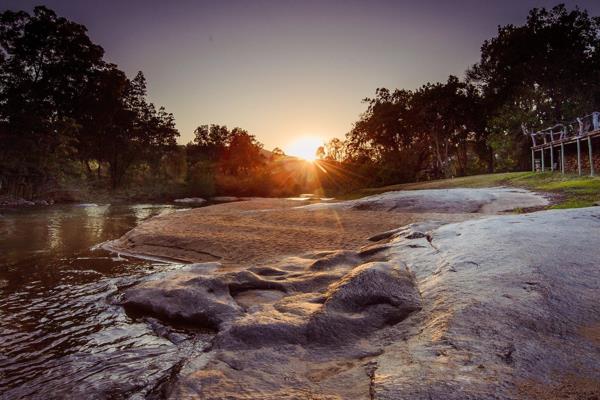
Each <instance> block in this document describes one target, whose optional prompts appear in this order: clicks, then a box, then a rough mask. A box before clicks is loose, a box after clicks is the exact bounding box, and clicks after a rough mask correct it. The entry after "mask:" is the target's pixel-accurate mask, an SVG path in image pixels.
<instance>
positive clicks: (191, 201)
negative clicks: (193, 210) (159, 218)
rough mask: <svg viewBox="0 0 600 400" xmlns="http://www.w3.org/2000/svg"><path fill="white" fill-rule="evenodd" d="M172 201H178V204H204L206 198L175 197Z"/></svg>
mask: <svg viewBox="0 0 600 400" xmlns="http://www.w3.org/2000/svg"><path fill="white" fill-rule="evenodd" d="M173 202H174V203H178V204H196V205H198V204H204V203H206V200H204V199H202V198H200V197H185V198H183V199H175V200H173Z"/></svg>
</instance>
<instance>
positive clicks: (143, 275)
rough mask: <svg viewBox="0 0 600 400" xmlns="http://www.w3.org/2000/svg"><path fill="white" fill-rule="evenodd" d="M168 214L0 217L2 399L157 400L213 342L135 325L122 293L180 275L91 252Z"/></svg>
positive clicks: (165, 208) (30, 212) (73, 211)
mask: <svg viewBox="0 0 600 400" xmlns="http://www.w3.org/2000/svg"><path fill="white" fill-rule="evenodd" d="M176 210H177V208H176V207H175V206H172V205H143V204H138V205H92V204H89V205H69V206H62V205H61V206H51V207H45V208H29V209H18V210H6V209H4V210H3V209H0V398H3V399H4V398H7V399H18V398H28V399H30V398H40V399H41V398H44V399H48V398H73V397H78V396H83V397H82V398H85V399H96V398H97V399H104V398H111V399H121V398H123V399H129V398H132V399H137V398H148V397H150V398H152V397H154V398H160V397H161V393H162V391H164V390H165V387H166V386H167V385H168V382H169V377H170V376H171V375H174V372H177V371H176V369H177V368H180V366H181V365H182V364H183V363H184V362H185V360H186V359H187V358H189V357H191V356H193V355H195V354H197V353H199V352H202V350H203V348H204V347H205V346H206V343H207V338H208V334H207V333H205V332H194V331H191V330H190V329H177V328H172V327H167V326H164V325H162V324H161V323H160V322H159V321H154V320H138V319H136V318H134V317H131V316H129V315H127V314H126V313H125V312H124V311H123V309H122V307H120V306H119V305H118V304H117V300H118V296H119V294H120V293H121V291H122V289H123V288H125V287H128V286H130V285H133V284H135V283H137V282H139V281H140V280H142V279H147V278H148V277H149V275H151V274H155V273H160V272H163V271H168V270H172V269H176V268H178V267H180V265H176V264H163V263H158V262H150V261H143V260H132V259H126V258H122V257H119V256H118V255H115V254H110V253H108V252H106V251H104V250H92V247H93V246H94V245H96V244H98V243H101V242H103V241H106V240H110V239H115V238H117V237H119V236H121V235H122V234H123V233H125V232H127V231H128V230H129V229H131V228H133V227H134V226H135V225H137V224H138V223H140V222H141V221H143V220H144V219H146V218H149V217H152V216H154V215H158V214H161V213H167V212H176Z"/></svg>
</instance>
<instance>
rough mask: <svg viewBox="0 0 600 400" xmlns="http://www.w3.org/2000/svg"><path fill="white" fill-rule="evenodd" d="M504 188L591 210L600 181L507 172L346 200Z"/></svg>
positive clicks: (599, 197) (555, 205)
mask: <svg viewBox="0 0 600 400" xmlns="http://www.w3.org/2000/svg"><path fill="white" fill-rule="evenodd" d="M492 186H507V187H514V188H521V189H527V190H532V191H536V192H540V193H544V194H545V195H546V196H548V197H550V198H551V202H550V204H548V206H547V208H548V209H561V208H579V207H590V206H593V205H596V204H597V203H599V202H600V178H599V177H593V176H579V175H573V174H568V175H562V174H560V173H558V172H554V173H553V172H545V173H539V172H508V173H499V174H485V175H473V176H464V177H460V178H452V179H441V180H436V181H426V182H413V183H402V184H398V185H390V186H383V187H376V188H365V189H361V190H358V191H356V192H354V193H349V194H347V195H346V196H345V198H348V199H352V198H360V197H365V196H371V195H373V194H377V193H384V192H389V191H393V190H423V189H450V188H457V187H461V188H482V187H492Z"/></svg>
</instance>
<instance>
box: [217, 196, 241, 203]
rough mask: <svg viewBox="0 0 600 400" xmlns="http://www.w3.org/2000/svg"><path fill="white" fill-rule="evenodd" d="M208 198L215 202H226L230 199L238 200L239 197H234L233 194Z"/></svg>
mask: <svg viewBox="0 0 600 400" xmlns="http://www.w3.org/2000/svg"><path fill="white" fill-rule="evenodd" d="M210 200H211V201H214V202H217V203H228V202H231V201H240V200H241V199H240V198H239V197H235V196H216V197H211V198H210Z"/></svg>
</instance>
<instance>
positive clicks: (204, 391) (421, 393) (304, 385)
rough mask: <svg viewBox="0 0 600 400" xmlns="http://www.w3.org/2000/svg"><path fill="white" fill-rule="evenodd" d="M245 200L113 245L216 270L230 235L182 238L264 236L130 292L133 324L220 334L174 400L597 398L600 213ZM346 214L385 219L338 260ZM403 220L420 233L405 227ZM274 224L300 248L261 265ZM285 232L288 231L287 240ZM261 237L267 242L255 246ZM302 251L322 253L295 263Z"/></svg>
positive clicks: (177, 218)
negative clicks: (239, 232)
mask: <svg viewBox="0 0 600 400" xmlns="http://www.w3.org/2000/svg"><path fill="white" fill-rule="evenodd" d="M244 203H246V204H245V205H241V204H242V203H235V205H234V204H229V205H225V206H224V207H233V209H232V208H227V209H218V210H217V211H215V210H214V208H213V210H212V211H211V210H209V209H211V207H207V208H205V209H198V210H193V211H185V212H180V213H175V214H171V215H170V216H165V217H158V218H154V219H152V220H150V221H148V222H146V223H144V224H142V225H141V226H139V227H138V228H136V229H134V230H133V231H131V232H129V233H128V234H126V235H125V236H124V237H123V238H121V239H120V240H118V241H116V242H112V243H109V244H108V246H109V247H110V248H112V249H113V250H120V251H126V252H135V249H136V248H138V247H140V248H143V249H144V250H145V251H143V252H142V253H144V254H146V253H147V252H148V250H152V254H153V255H154V256H165V257H174V256H179V257H178V258H183V257H187V258H194V257H198V258H200V259H196V260H190V261H206V260H205V259H202V258H203V256H202V255H200V253H199V250H200V249H201V248H202V247H201V246H202V245H203V244H207V243H209V244H210V243H213V242H216V241H218V238H224V237H223V236H222V235H224V234H223V233H221V234H220V235H213V236H210V235H208V237H204V238H201V237H200V235H198V236H192V238H191V239H189V240H188V241H185V240H183V239H182V238H184V237H185V234H184V233H185V232H194V231H195V229H196V228H197V229H199V230H200V232H202V233H210V232H211V231H210V230H209V229H208V228H204V230H203V228H202V226H203V224H202V221H204V222H205V223H207V222H208V221H213V222H214V221H219V219H223V222H221V224H222V225H223V227H226V226H227V224H228V223H231V224H232V228H233V226H239V225H235V224H236V223H237V224H241V222H240V219H241V220H242V221H243V223H246V224H247V223H251V222H256V223H259V224H258V225H256V226H254V227H250V228H254V235H255V236H254V238H255V239H253V240H248V241H245V242H243V243H242V245H245V246H246V250H247V251H248V253H249V254H250V255H251V256H250V257H249V258H248V260H247V261H244V259H243V257H242V256H232V255H228V253H227V250H228V248H227V242H225V243H222V246H223V248H222V249H223V250H222V251H223V252H222V253H217V252H214V249H213V248H211V251H210V252H211V254H213V256H214V257H215V258H214V260H213V261H212V262H203V263H197V264H192V265H188V266H186V267H185V268H182V269H181V270H178V271H173V272H169V273H166V274H161V275H157V276H154V277H152V278H150V279H148V280H147V281H145V282H143V283H141V284H139V285H137V286H134V287H131V288H129V289H127V290H126V291H124V292H123V293H122V295H121V297H120V300H119V301H120V304H122V305H123V306H124V307H125V308H126V309H127V310H128V311H130V312H132V313H134V314H136V315H141V316H149V317H158V318H161V319H163V320H165V321H170V322H172V323H177V324H180V323H182V322H183V323H186V324H191V325H193V326H198V327H203V328H208V329H211V330H213V331H214V339H213V341H212V345H211V346H210V348H209V349H207V351H206V352H205V353H204V354H202V355H200V356H197V357H194V358H192V359H190V360H188V361H187V362H186V363H185V365H182V366H181V368H180V369H178V371H177V374H174V375H173V377H172V379H171V380H170V381H169V382H166V383H165V384H164V386H163V387H162V395H164V396H165V397H169V398H193V397H198V398H204V399H223V398H229V399H316V398H318V399H374V398H377V399H488V398H489V399H533V398H590V397H589V396H594V395H596V396H597V395H598V394H600V380H599V377H600V308H599V307H598V300H600V268H599V267H598V266H599V265H600V252H598V250H597V249H598V248H600V235H598V232H600V208H596V207H594V208H587V209H578V210H561V211H559V210H555V211H554V210H553V211H541V212H536V213H529V214H519V215H515V214H507V215H490V213H492V214H493V213H498V212H502V211H505V210H508V209H511V208H515V207H523V208H526V207H539V206H543V205H544V204H546V200H545V199H544V198H542V197H541V196H538V195H535V194H533V193H530V192H526V191H522V190H517V191H515V190H510V189H501V188H494V189H469V190H467V189H451V190H440V191H436V190H428V191H419V192H395V193H389V194H384V195H379V196H373V197H370V198H366V199H360V200H356V201H350V202H338V203H329V204H324V205H308V206H302V207H292V206H291V205H288V204H284V203H278V202H270V203H269V202H268V201H267V202H266V203H269V204H270V206H268V205H267V204H266V203H254V204H252V203H251V202H244ZM259 205H260V207H258V206H259ZM215 207H222V206H215ZM207 210H208V211H207ZM226 210H229V211H226ZM296 213H297V214H296ZM310 213H319V214H315V215H319V217H318V218H317V217H315V216H313V219H314V221H317V222H314V224H312V225H310V224H309V226H308V228H309V229H307V230H306V233H304V234H303V233H302V231H301V230H299V231H293V228H294V226H293V225H289V224H288V223H289V222H290V221H301V220H303V219H310ZM321 213H325V214H321ZM363 213H367V214H363ZM330 215H331V216H332V217H331V218H330V219H327V218H325V217H324V216H330ZM235 216H238V219H236V218H234V217H235ZM335 217H337V218H338V219H339V220H340V221H342V222H340V223H341V224H343V223H344V222H346V223H348V225H347V226H352V224H353V223H356V222H357V221H359V222H360V221H368V218H369V217H371V218H373V217H377V218H380V219H379V220H378V221H372V224H371V225H367V228H365V227H364V226H363V227H360V226H357V231H358V232H359V235H364V236H363V238H364V239H365V240H366V238H368V237H369V236H370V242H369V244H366V243H362V244H361V243H360V241H359V240H358V238H357V237H358V236H357V237H355V236H353V235H355V234H354V233H353V234H348V233H345V232H347V231H348V230H349V229H348V228H347V227H345V226H343V225H342V228H344V229H339V227H338V229H337V236H341V237H348V238H349V239H344V240H345V241H342V242H343V243H345V244H346V246H347V247H346V248H343V247H342V248H340V249H337V250H336V249H332V248H327V246H326V245H325V244H326V241H325V239H326V237H327V235H330V237H337V236H335V235H334V233H330V232H329V231H327V230H326V228H327V226H325V227H324V228H323V229H325V231H323V232H321V231H319V230H318V229H317V226H318V221H321V222H323V221H326V222H328V221H333V220H334V218H335ZM434 217H436V218H434ZM357 219H358V220H357ZM402 220H404V221H409V222H411V221H414V222H412V223H407V224H403V226H399V225H395V226H394V223H398V222H400V221H402ZM276 221H279V223H280V226H281V228H282V229H280V230H279V234H280V235H283V238H281V237H280V240H289V241H290V247H289V248H281V247H282V246H283V244H282V242H280V241H277V242H276V243H277V246H275V247H276V249H277V250H276V251H275V250H272V251H270V252H268V253H269V254H268V257H265V258H260V257H257V256H255V255H254V254H255V253H256V254H258V253H259V252H260V249H253V248H252V247H253V246H260V245H261V243H264V242H266V241H268V240H270V239H271V238H272V236H273V234H274V233H277V229H276V227H277V225H276ZM348 221H350V222H348ZM261 223H262V224H261ZM377 226H379V228H380V229H378V230H377V229H375V228H376V227H377ZM286 228H290V229H292V231H293V233H292V234H289V236H285V233H282V232H285V230H286ZM386 228H387V229H386ZM392 228H393V229H392ZM250 230H251V229H250ZM331 230H332V232H333V231H334V229H333V228H332V229H331ZM217 231H218V230H217ZM232 231H233V233H232V235H233V237H235V238H238V237H243V236H236V230H235V229H233V230H232ZM157 232H160V237H159V238H158V239H157V238H156V237H153V233H154V234H156V233H157ZM213 232H214V231H213ZM219 232H220V231H219ZM366 233H369V235H365V234H366ZM261 235H263V239H264V242H261V241H260V240H258V239H256V238H259V237H260V236H261ZM300 235H303V237H301V238H300ZM345 235H346V236H345ZM294 237H296V238H298V239H297V240H299V241H302V242H303V241H308V242H310V241H311V240H314V241H313V242H314V243H317V246H315V247H313V249H312V250H309V251H303V252H296V253H295V251H296V250H298V247H295V245H294V243H293V239H294ZM157 240H160V243H161V244H160V245H159V246H157V245H155V243H157V242H156V241H157ZM148 243H152V244H151V245H148ZM170 243H176V247H170V248H169V244H170ZM336 244H337V243H333V244H330V247H333V246H335V245H336ZM352 244H357V246H355V247H354V248H348V247H350V246H351V245H352ZM215 246H216V245H215ZM301 247H302V246H300V248H301ZM214 248H216V247H214ZM317 249H318V250H317ZM305 250H306V249H305ZM177 252H179V253H177ZM213 252H214V253H213ZM181 255H183V256H181ZM236 257H237V258H236ZM569 396H571V397H569ZM586 396H588V397H586Z"/></svg>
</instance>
